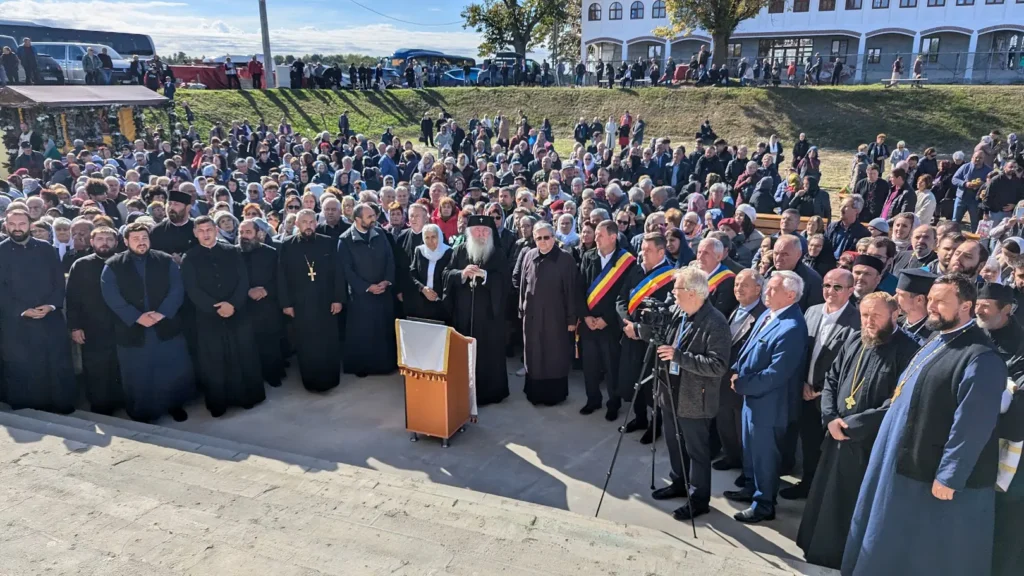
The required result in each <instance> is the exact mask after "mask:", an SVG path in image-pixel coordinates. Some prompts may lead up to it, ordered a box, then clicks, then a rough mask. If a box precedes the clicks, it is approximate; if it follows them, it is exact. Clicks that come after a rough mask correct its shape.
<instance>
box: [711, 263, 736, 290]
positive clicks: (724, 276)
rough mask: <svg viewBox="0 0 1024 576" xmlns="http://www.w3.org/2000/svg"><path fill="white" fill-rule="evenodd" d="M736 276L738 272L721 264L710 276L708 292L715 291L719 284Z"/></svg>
mask: <svg viewBox="0 0 1024 576" xmlns="http://www.w3.org/2000/svg"><path fill="white" fill-rule="evenodd" d="M735 277H736V274H735V273H734V272H733V271H732V270H729V269H728V268H726V267H725V265H723V264H719V265H718V268H716V269H715V272H714V273H713V274H712V275H711V276H710V277H709V278H708V292H714V291H715V288H718V285H719V284H721V283H722V282H723V281H725V280H728V279H729V278H735Z"/></svg>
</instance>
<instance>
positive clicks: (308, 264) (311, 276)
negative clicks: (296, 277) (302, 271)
mask: <svg viewBox="0 0 1024 576" xmlns="http://www.w3.org/2000/svg"><path fill="white" fill-rule="evenodd" d="M306 267H307V268H309V274H306V276H309V281H310V282H316V270H313V263H312V262H310V261H309V258H306Z"/></svg>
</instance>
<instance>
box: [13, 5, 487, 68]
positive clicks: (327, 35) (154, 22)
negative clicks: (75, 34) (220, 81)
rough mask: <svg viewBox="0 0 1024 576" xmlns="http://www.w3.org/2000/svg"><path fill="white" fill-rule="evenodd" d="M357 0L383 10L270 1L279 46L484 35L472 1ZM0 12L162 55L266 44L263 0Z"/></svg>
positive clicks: (463, 43) (368, 48) (371, 47)
mask: <svg viewBox="0 0 1024 576" xmlns="http://www.w3.org/2000/svg"><path fill="white" fill-rule="evenodd" d="M355 1H356V2H359V3H360V4H362V5H363V6H367V7H369V8H372V9H373V10H376V11H378V12H380V13H381V14H383V15H378V14H375V13H373V12H371V11H369V10H367V9H366V8H363V7H360V6H359V5H357V4H355V3H353V0H304V1H302V2H294V1H289V2H284V1H278V0H267V17H268V20H269V22H270V42H271V46H270V48H271V52H272V53H273V54H295V55H302V54H314V53H321V54H348V53H359V54H369V55H373V56H385V55H390V54H391V53H392V52H393V51H394V50H395V49H396V48H427V49H433V50H441V51H444V52H446V53H450V54H457V55H465V56H474V57H475V56H477V46H478V44H479V43H480V36H479V35H478V34H477V33H476V32H475V31H473V30H465V29H463V28H462V25H461V24H460V23H455V22H460V18H459V13H460V12H461V10H462V7H463V6H464V5H465V3H466V2H465V1H464V0H463V1H455V0H440V1H437V0H432V1H426V2H425V1H417V0H388V1H387V2H380V1H379V0H355ZM0 18H2V19H5V20H8V19H9V20H28V21H31V22H35V23H37V24H44V25H50V26H61V27H68V28H82V29H88V30H113V31H115V32H137V33H143V34H149V35H150V36H151V37H152V38H153V42H154V43H155V44H156V49H157V52H158V53H160V54H168V53H172V52H178V51H179V50H180V51H184V52H185V53H186V54H188V55H190V56H207V57H215V56H221V55H224V54H228V53H230V54H240V53H254V52H258V51H261V48H260V42H261V40H260V19H259V5H258V3H257V2H256V1H255V0H246V1H242V0H213V1H208V0H181V1H173V0H172V1H165V0H138V1H132V0H123V1H114V0H84V1H70V0H0ZM396 19H397V20H396ZM399 20H404V21H405V22H401V21H399Z"/></svg>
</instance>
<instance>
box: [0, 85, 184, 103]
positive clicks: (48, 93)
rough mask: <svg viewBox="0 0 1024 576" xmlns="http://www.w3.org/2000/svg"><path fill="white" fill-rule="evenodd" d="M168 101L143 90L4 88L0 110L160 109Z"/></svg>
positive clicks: (121, 88) (56, 87)
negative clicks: (130, 107)
mask: <svg viewBox="0 0 1024 576" xmlns="http://www.w3.org/2000/svg"><path fill="white" fill-rule="evenodd" d="M167 101H168V100H167V98H164V97H163V96H161V95H159V94H157V93H156V92H153V91H152V90H150V89H148V88H146V87H145V86H7V87H4V88H0V108H85V107H89V108H91V107H97V106H163V105H164V104H165V103H166V102H167Z"/></svg>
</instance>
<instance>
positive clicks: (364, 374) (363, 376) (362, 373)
mask: <svg viewBox="0 0 1024 576" xmlns="http://www.w3.org/2000/svg"><path fill="white" fill-rule="evenodd" d="M356 378H366V372H356Z"/></svg>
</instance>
